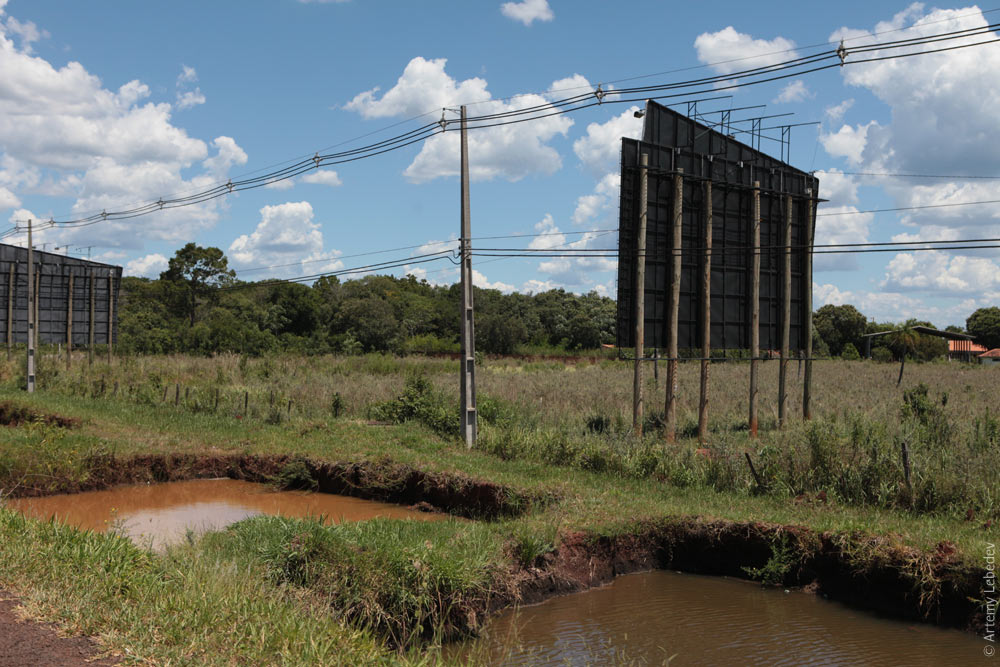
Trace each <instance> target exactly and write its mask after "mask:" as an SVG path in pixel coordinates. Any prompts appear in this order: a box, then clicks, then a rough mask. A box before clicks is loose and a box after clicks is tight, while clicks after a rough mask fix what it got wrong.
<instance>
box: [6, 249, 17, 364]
mask: <svg viewBox="0 0 1000 667" xmlns="http://www.w3.org/2000/svg"><path fill="white" fill-rule="evenodd" d="M15 264H16V262H11V263H10V278H9V280H8V282H7V361H10V359H11V356H12V355H13V354H14V281H15V280H16V279H17V274H16V273H15V271H14V265H15Z"/></svg>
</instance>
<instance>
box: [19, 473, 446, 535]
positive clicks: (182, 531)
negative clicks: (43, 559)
mask: <svg viewBox="0 0 1000 667" xmlns="http://www.w3.org/2000/svg"><path fill="white" fill-rule="evenodd" d="M8 506H9V507H11V508H12V509H16V510H20V511H21V512H24V513H25V514H27V515H29V516H32V517H35V518H38V519H48V518H50V517H55V518H56V519H57V520H58V521H62V522H64V523H68V524H70V525H73V526H76V527H78V528H89V529H91V530H98V531H104V530H107V529H108V528H110V527H114V528H116V529H118V530H119V531H120V532H121V533H122V534H125V535H128V537H130V538H131V539H132V540H133V541H134V542H136V543H137V544H141V545H147V544H148V545H150V546H153V547H162V546H164V545H166V544H173V543H177V542H180V541H182V540H183V539H184V536H185V535H186V533H187V531H188V530H193V531H196V532H201V531H207V530H219V529H221V528H223V527H225V526H227V525H229V524H231V523H234V522H236V521H239V520H241V519H245V518H247V517H251V516H257V515H259V514H280V515H282V516H291V517H305V516H320V515H322V516H324V517H325V519H326V521H327V523H339V522H341V521H363V520H365V519H373V518H375V517H388V518H396V519H422V520H427V519H434V518H439V515H432V514H426V513H423V512H417V511H415V510H410V509H407V508H405V507H401V506H400V505H391V504H388V503H379V502H374V501H371V500H361V499H359V498H350V497H347V496H337V495H333V494H328V493H306V492H300V491H274V490H273V489H271V488H270V487H268V486H265V485H263V484H254V483H252V482H242V481H238V480H233V479H199V480H192V481H188V482H168V483H165V484H153V485H142V486H127V487H121V488H117V489H110V490H108V491H90V492H87V493H73V494H64V495H58V496H46V497H44V498H19V499H15V500H11V501H9V502H8Z"/></svg>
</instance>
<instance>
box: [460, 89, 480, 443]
mask: <svg viewBox="0 0 1000 667" xmlns="http://www.w3.org/2000/svg"><path fill="white" fill-rule="evenodd" d="M461 113H462V132H461V135H462V140H461V143H462V235H461V242H460V245H461V254H462V285H461V287H462V379H461V385H460V394H461V402H462V436H463V437H464V438H465V446H466V447H468V448H469V449H471V448H472V446H473V445H474V444H476V427H477V424H476V330H475V322H474V316H473V309H472V247H471V237H472V225H471V222H470V217H471V213H470V207H469V139H468V134H467V130H466V127H465V106H464V105H463V106H462V110H461Z"/></svg>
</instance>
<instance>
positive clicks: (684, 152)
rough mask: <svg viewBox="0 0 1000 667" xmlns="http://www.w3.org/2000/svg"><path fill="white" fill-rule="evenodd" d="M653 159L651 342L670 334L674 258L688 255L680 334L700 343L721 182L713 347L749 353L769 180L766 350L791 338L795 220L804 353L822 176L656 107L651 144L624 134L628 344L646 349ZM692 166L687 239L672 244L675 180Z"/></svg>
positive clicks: (623, 319)
mask: <svg viewBox="0 0 1000 667" xmlns="http://www.w3.org/2000/svg"><path fill="white" fill-rule="evenodd" d="M643 153H646V154H648V156H649V158H648V159H649V166H648V169H647V178H648V201H647V205H648V213H647V230H646V253H645V255H646V257H645V260H646V269H645V285H643V286H642V289H643V291H644V294H645V317H644V321H645V336H644V339H645V340H644V343H645V347H647V348H663V347H665V346H666V343H667V341H668V322H669V317H668V310H667V309H668V302H669V292H670V288H671V284H670V282H671V278H672V275H673V274H672V271H671V257H672V255H673V254H675V253H679V255H680V257H681V270H680V274H681V281H680V294H679V301H678V313H679V314H678V332H677V334H678V338H677V346H678V348H680V349H681V350H684V349H693V348H700V347H701V341H702V336H701V322H702V317H701V315H702V312H701V311H702V308H701V305H700V304H701V290H702V289H703V288H702V282H703V281H702V279H701V275H702V270H703V267H704V262H705V259H706V252H705V246H706V243H705V231H706V230H705V225H706V224H707V212H708V208H709V207H708V202H706V201H705V192H706V190H708V189H707V188H706V187H705V183H706V182H710V183H711V188H710V190H708V191H710V192H711V198H712V199H711V223H712V244H711V255H710V256H711V274H710V275H711V280H710V288H711V289H710V292H711V297H710V302H711V309H710V310H711V312H710V317H709V318H708V321H709V323H710V324H709V326H710V330H711V347H712V349H719V350H723V349H750V347H751V336H750V326H751V321H752V308H753V299H752V295H751V285H752V276H751V270H752V266H753V263H754V262H753V257H754V254H755V249H754V243H753V226H752V225H753V218H754V215H753V203H754V194H755V193H754V189H755V188H754V184H755V183H759V201H760V245H759V250H757V251H756V252H758V253H759V255H760V280H759V291H758V298H759V302H758V303H759V308H760V325H759V335H760V348H761V349H762V350H776V349H778V348H779V347H780V344H781V330H782V324H783V322H782V319H783V313H782V310H783V309H782V300H783V296H784V294H783V291H784V290H785V287H784V285H785V278H786V277H785V276H784V275H783V273H784V261H785V252H786V246H787V245H789V244H786V242H785V235H784V234H785V228H784V226H785V224H786V221H788V220H789V205H790V207H791V208H790V214H791V215H790V222H791V244H790V246H791V263H790V264H791V271H790V274H791V275H790V301H791V309H790V314H789V329H790V341H789V346H790V348H791V349H793V350H803V349H805V348H806V335H807V326H808V325H807V321H808V320H809V319H811V318H809V317H808V315H809V312H808V311H809V310H810V309H811V299H808V298H807V291H808V290H811V288H812V271H811V267H812V263H811V262H810V261H808V256H809V254H810V253H811V252H812V247H811V246H812V239H813V232H814V227H815V217H814V211H815V205H816V202H817V201H818V193H819V181H818V180H817V179H816V178H815V177H814V176H812V175H811V174H808V173H806V172H804V171H801V170H799V169H795V168H794V167H792V166H791V165H789V164H786V163H785V162H782V161H780V160H778V159H776V158H774V157H771V156H769V155H767V154H765V153H763V152H761V151H759V150H755V149H754V148H752V147H751V146H749V145H747V144H745V143H742V142H740V141H737V140H736V139H735V137H734V136H733V135H727V134H724V133H722V132H719V131H717V130H715V129H713V128H712V127H710V126H708V125H705V124H702V123H699V122H697V121H696V120H693V119H691V118H688V117H686V116H683V115H682V114H679V113H677V112H675V111H673V110H672V109H669V108H667V107H664V106H662V105H659V104H657V103H655V102H648V103H647V106H646V113H645V124H644V127H643V136H642V140H641V141H636V140H634V139H623V140H622V153H621V159H622V162H621V202H620V212H619V215H620V219H619V236H618V322H617V337H618V345H619V346H620V347H634V345H635V312H636V311H635V309H636V299H635V295H636V290H637V289H638V286H636V285H635V279H636V278H635V277H636V264H637V256H638V253H637V244H636V242H637V234H638V228H639V211H640V205H639V201H638V199H639V192H640V178H641V169H640V155H641V154H643ZM681 170H683V172H682V181H683V187H682V193H683V194H682V206H681V211H682V237H681V238H682V242H681V247H680V249H676V248H674V247H673V222H674V220H673V217H674V210H675V209H674V201H673V200H674V177H675V175H676V174H678V173H680V172H681Z"/></svg>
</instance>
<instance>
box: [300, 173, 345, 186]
mask: <svg viewBox="0 0 1000 667" xmlns="http://www.w3.org/2000/svg"><path fill="white" fill-rule="evenodd" d="M302 182H303V183H312V184H313V185H329V186H330V187H331V188H335V187H337V186H340V185H343V184H344V182H343V181H341V180H340V176H338V175H337V172H335V171H334V170H332V169H320V170H319V171H312V172H309V173H308V174H306V175H305V176H303V177H302Z"/></svg>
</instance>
